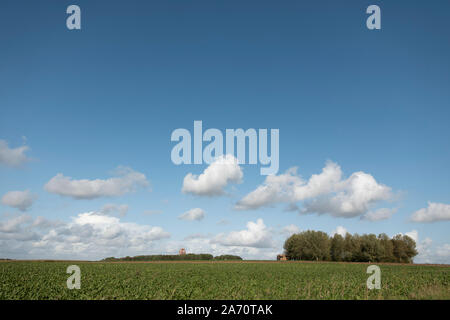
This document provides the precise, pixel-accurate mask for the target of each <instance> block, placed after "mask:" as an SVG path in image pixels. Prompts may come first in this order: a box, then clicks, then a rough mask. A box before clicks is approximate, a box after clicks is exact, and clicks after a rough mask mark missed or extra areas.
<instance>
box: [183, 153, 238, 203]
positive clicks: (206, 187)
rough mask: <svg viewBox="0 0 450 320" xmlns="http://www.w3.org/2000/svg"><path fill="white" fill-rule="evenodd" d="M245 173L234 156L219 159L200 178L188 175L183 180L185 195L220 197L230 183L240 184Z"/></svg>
mask: <svg viewBox="0 0 450 320" xmlns="http://www.w3.org/2000/svg"><path fill="white" fill-rule="evenodd" d="M242 177H243V173H242V169H241V167H240V166H239V164H238V160H237V159H236V158H235V157H233V156H232V155H226V156H222V157H218V158H217V159H216V160H215V161H214V162H213V163H211V164H210V165H209V166H208V167H207V168H206V169H205V171H203V173H202V174H200V175H199V176H197V175H194V174H192V173H188V174H187V175H186V176H185V177H184V180H183V188H182V192H183V193H191V194H194V195H198V196H210V197H211V196H220V195H223V194H225V190H224V188H225V187H226V186H227V185H228V184H230V183H240V182H241V181H242Z"/></svg>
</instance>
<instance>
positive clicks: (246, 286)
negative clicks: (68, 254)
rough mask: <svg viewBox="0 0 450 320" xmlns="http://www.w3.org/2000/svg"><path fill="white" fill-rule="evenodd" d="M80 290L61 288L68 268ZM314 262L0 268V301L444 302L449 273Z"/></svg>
mask: <svg viewBox="0 0 450 320" xmlns="http://www.w3.org/2000/svg"><path fill="white" fill-rule="evenodd" d="M73 264H76V265H78V266H79V267H80V270H81V288H80V289H79V290H77V289H72V290H69V289H68V288H67V285H66V281H67V278H68V277H69V276H70V274H67V273H66V269H67V267H68V266H69V265H73ZM379 266H380V268H381V289H380V290H368V289H367V286H366V281H367V278H368V277H369V276H370V275H368V274H367V273H366V270H367V267H368V264H362V263H361V264H360V263H320V262H317V263H316V262H310V263H302V262H251V261H244V262H151V263H133V262H120V263H109V262H31V261H23V262H21V261H10V262H0V299H2V300H4V299H194V300H195V299H244V300H245V299H275V300H277V299H288V300H294V299H450V267H449V266H425V265H389V264H384V265H383V264H381V265H379Z"/></svg>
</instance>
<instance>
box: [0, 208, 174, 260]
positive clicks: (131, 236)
mask: <svg viewBox="0 0 450 320" xmlns="http://www.w3.org/2000/svg"><path fill="white" fill-rule="evenodd" d="M169 237H170V234H169V233H168V232H166V231H164V230H163V229H162V228H161V227H153V226H147V225H139V224H136V223H130V222H122V221H120V219H119V218H118V217H112V216H107V215H104V214H102V213H100V212H86V213H80V214H78V215H77V216H75V217H73V218H72V220H71V221H70V222H68V223H64V222H52V221H48V220H46V219H44V218H42V217H38V218H36V219H32V218H31V217H30V216H27V215H21V216H14V217H12V218H9V219H7V220H6V221H1V222H0V256H8V255H12V256H13V257H14V256H15V257H17V258H30V257H37V258H58V259H59V258H61V259H63V258H65V259H100V258H105V257H107V256H112V255H115V256H126V255H137V254H145V253H147V252H149V251H151V250H152V248H153V245H154V243H155V241H159V240H162V239H165V238H169Z"/></svg>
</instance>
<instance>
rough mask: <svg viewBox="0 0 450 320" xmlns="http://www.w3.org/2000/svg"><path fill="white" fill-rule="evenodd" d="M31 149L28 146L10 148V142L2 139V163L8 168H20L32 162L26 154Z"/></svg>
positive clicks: (0, 151)
mask: <svg viewBox="0 0 450 320" xmlns="http://www.w3.org/2000/svg"><path fill="white" fill-rule="evenodd" d="M29 149H30V148H29V147H28V146H26V145H24V146H21V147H17V148H10V147H9V146H8V142H6V141H5V140H1V139H0V163H1V164H4V165H6V166H8V167H18V166H20V165H22V164H24V163H25V162H27V161H29V160H30V159H29V158H27V156H26V154H25V152H27V151H28V150H29Z"/></svg>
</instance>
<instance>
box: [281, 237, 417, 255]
mask: <svg viewBox="0 0 450 320" xmlns="http://www.w3.org/2000/svg"><path fill="white" fill-rule="evenodd" d="M284 253H285V255H286V257H287V259H288V260H314V261H347V262H398V263H412V262H413V258H414V257H415V256H416V255H417V250H416V242H415V241H414V240H413V239H412V238H411V237H408V236H407V235H396V236H394V237H393V238H389V236H387V235H386V234H384V233H382V234H380V235H378V237H377V236H376V235H375V234H363V235H358V234H354V235H351V234H350V233H347V234H346V235H345V236H344V237H343V236H341V235H339V234H335V235H334V236H333V237H330V236H328V234H327V233H325V232H322V231H313V230H308V231H304V232H301V233H298V234H294V235H292V236H290V237H289V238H288V239H287V240H286V241H285V243H284Z"/></svg>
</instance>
